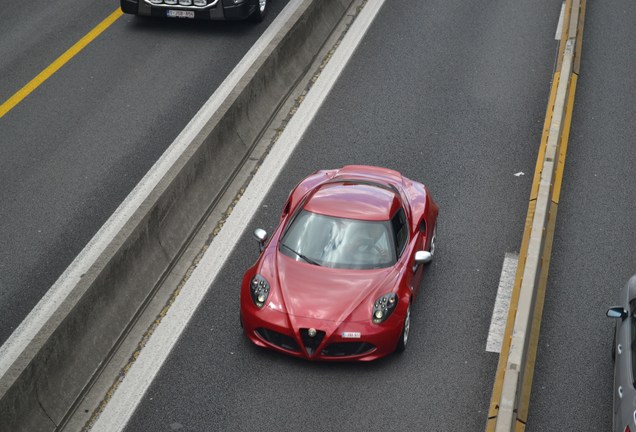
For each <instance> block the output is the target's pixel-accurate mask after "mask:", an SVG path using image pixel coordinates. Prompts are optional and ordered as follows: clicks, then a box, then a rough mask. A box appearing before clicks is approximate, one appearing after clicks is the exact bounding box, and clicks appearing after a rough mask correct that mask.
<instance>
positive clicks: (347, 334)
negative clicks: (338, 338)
mask: <svg viewBox="0 0 636 432" xmlns="http://www.w3.org/2000/svg"><path fill="white" fill-rule="evenodd" d="M360 336H361V335H360V332H342V337H343V338H345V339H360Z"/></svg>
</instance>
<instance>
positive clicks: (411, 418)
mask: <svg viewBox="0 0 636 432" xmlns="http://www.w3.org/2000/svg"><path fill="white" fill-rule="evenodd" d="M560 6H561V3H560V2H555V1H542V2H540V4H537V3H536V2H533V3H532V4H529V3H527V4H519V3H515V4H510V3H505V4H504V3H500V4H496V5H495V4H492V3H491V2H486V1H477V2H470V3H466V2H460V1H433V2H429V3H427V4H426V5H424V6H422V5H421V4H420V5H415V4H413V2H406V1H392V2H390V3H386V4H385V6H384V8H383V10H382V11H381V12H380V14H379V16H378V18H376V22H375V23H374V25H373V27H372V28H371V29H370V31H369V33H368V34H367V36H366V38H365V40H364V41H363V43H362V44H361V46H360V47H359V48H358V51H357V53H356V54H355V55H354V58H353V59H352V61H351V62H350V63H349V65H348V66H347V68H346V70H345V71H344V73H343V75H342V76H341V78H340V81H339V82H338V83H337V85H336V87H335V89H334V90H333V92H332V94H331V95H330V96H329V98H328V99H327V101H326V103H325V105H324V106H323V108H322V109H321V111H320V113H319V115H318V117H317V118H316V120H315V121H314V123H313V124H312V125H311V126H310V128H309V130H308V132H307V133H306V134H305V136H304V138H303V140H302V141H301V143H300V144H299V147H298V149H297V150H296V152H295V153H294V155H293V156H292V158H291V160H290V161H289V162H288V163H287V165H286V166H285V169H284V172H283V173H282V174H281V177H280V178H279V179H278V180H277V181H276V183H275V185H274V187H273V188H272V190H271V191H270V193H269V194H268V196H267V197H266V198H265V201H264V202H265V203H266V204H265V205H264V206H263V207H262V208H261V209H260V210H259V212H258V213H257V215H256V216H255V218H254V220H253V221H252V223H251V224H250V226H249V227H247V230H246V233H244V235H243V236H242V237H241V238H240V239H237V247H236V249H235V251H234V252H233V254H232V257H231V258H230V260H229V262H228V264H227V265H226V266H225V267H224V269H223V270H222V272H221V274H220V275H219V277H218V278H217V280H216V281H215V283H214V284H213V286H212V287H211V290H210V293H209V295H208V296H207V298H206V299H205V301H204V302H203V303H202V304H201V305H200V308H199V310H198V312H197V314H196V315H195V317H194V318H193V320H192V322H191V323H190V325H189V327H188V329H187V330H186V332H185V333H184V334H183V336H182V338H181V340H180V341H179V342H178V344H177V347H176V349H175V351H174V352H173V353H172V354H171V356H170V357H169V358H168V360H167V362H166V363H165V364H164V367H163V369H162V370H161V372H160V373H159V375H158V376H157V378H156V379H155V382H154V383H153V385H152V386H151V388H150V389H149V391H148V393H147V394H146V395H145V397H144V400H143V401H142V403H141V405H140V406H139V408H138V410H137V412H136V413H135V415H134V417H133V418H132V419H131V421H130V423H129V425H128V427H127V430H128V431H145V430H148V431H151V430H152V431H154V430H181V429H182V430H219V431H225V430H233V431H240V430H256V429H258V430H263V431H270V430H271V431H273V430H298V429H303V430H368V429H373V428H382V429H385V430H439V431H447V430H455V429H461V430H480V429H482V428H483V427H484V426H485V421H486V412H487V407H488V401H489V397H490V391H491V388H492V382H493V377H494V372H495V368H496V364H497V355H496V354H492V353H486V352H485V347H486V338H487V332H488V327H489V324H490V316H491V312H492V307H493V304H494V298H495V295H496V290H497V284H498V279H499V273H500V271H501V265H502V261H503V258H504V254H505V253H506V252H510V251H517V250H518V248H519V244H520V241H521V234H522V230H523V223H524V219H525V214H526V209H527V200H528V196H529V192H530V183H531V174H532V172H533V169H534V166H535V161H536V153H537V149H538V146H539V141H540V137H541V128H542V125H543V120H544V115H545V107H546V104H547V97H548V92H549V82H550V78H551V73H552V62H553V60H554V54H555V48H556V42H555V41H554V31H555V28H556V24H557V20H558V14H559V11H560ZM348 163H365V164H375V165H382V166H387V167H390V168H394V169H398V170H400V171H401V172H402V173H404V174H405V175H406V176H408V177H410V178H414V179H418V180H421V181H423V182H425V183H426V184H427V185H428V186H429V187H430V189H431V191H432V193H433V196H434V197H435V199H436V200H437V201H438V203H439V205H440V219H439V222H440V228H439V231H438V236H439V241H438V249H437V254H436V257H435V261H434V262H433V263H432V264H431V266H430V267H429V268H428V269H427V271H426V275H425V281H424V287H423V295H422V296H420V297H419V299H418V301H417V302H416V303H415V305H414V311H413V315H414V321H413V325H412V339H411V340H410V346H409V347H408V350H407V352H406V353H405V354H404V355H395V356H391V357H389V358H386V359H384V360H381V361H378V362H376V363H372V364H314V363H309V362H305V361H298V360H294V359H290V358H287V357H285V356H281V355H278V354H275V353H271V352H268V351H265V350H262V349H258V348H256V347H253V346H252V345H251V344H250V343H248V341H247V340H246V339H245V338H244V337H243V336H242V334H241V330H240V328H239V326H238V291H239V286H240V282H241V278H242V275H243V272H244V270H245V268H247V267H248V266H249V265H250V264H251V263H252V262H253V261H254V260H255V259H256V256H257V250H258V248H257V245H256V243H255V242H254V241H253V240H252V238H251V231H252V230H253V229H254V228H256V227H264V228H266V229H267V230H268V231H270V232H271V231H273V229H274V224H275V223H276V221H277V220H278V216H279V211H280V209H281V207H282V205H283V203H284V201H285V199H286V197H287V193H288V191H289V190H290V189H291V188H292V187H293V186H294V185H295V184H296V183H297V182H298V181H299V180H300V179H301V178H302V177H303V176H305V175H306V174H307V173H309V172H311V171H313V170H316V169H320V168H333V167H338V166H341V165H344V164H348ZM518 172H524V173H525V176H519V177H515V176H514V174H515V173H518Z"/></svg>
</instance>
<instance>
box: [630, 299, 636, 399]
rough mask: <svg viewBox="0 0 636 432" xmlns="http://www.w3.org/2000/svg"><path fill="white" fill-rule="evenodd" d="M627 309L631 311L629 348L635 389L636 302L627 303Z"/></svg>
mask: <svg viewBox="0 0 636 432" xmlns="http://www.w3.org/2000/svg"><path fill="white" fill-rule="evenodd" d="M629 309H630V310H631V312H632V313H631V317H630V320H631V323H630V326H629V331H630V333H631V334H630V335H629V337H630V341H631V344H632V346H631V347H630V348H631V355H632V381H633V385H634V387H636V300H632V301H631V302H629Z"/></svg>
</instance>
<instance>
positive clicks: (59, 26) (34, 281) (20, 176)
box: [0, 0, 287, 344]
mask: <svg viewBox="0 0 636 432" xmlns="http://www.w3.org/2000/svg"><path fill="white" fill-rule="evenodd" d="M286 3H287V0H276V1H273V2H272V4H271V10H270V12H271V13H270V15H269V16H268V18H267V20H266V22H264V23H261V24H259V25H254V24H252V23H243V22H235V23H211V22H193V21H187V20H186V21H183V20H167V19H166V20H157V19H144V18H137V17H133V16H130V15H124V16H123V17H121V18H120V19H118V20H117V21H116V22H115V23H114V24H113V25H112V26H110V27H109V28H108V29H107V30H106V31H105V32H104V33H103V34H102V35H101V36H99V37H98V38H97V39H95V40H94V41H93V42H92V43H91V44H90V45H88V47H87V48H85V49H84V50H83V51H81V52H80V53H79V54H78V55H77V56H75V57H74V58H73V59H72V60H71V61H70V62H69V63H67V64H66V65H65V66H64V67H63V68H62V69H60V70H59V71H58V72H57V73H56V74H54V75H53V76H52V77H51V78H50V79H49V80H47V81H46V82H45V83H44V84H43V85H42V86H40V87H39V88H38V89H37V90H36V91H35V92H33V93H32V94H31V95H29V96H28V97H27V98H26V99H24V100H23V101H22V102H21V103H20V104H19V105H17V106H16V107H15V108H14V109H13V110H12V111H10V112H9V113H8V114H7V115H5V116H4V117H3V118H1V119H0V245H1V246H0V344H2V343H3V342H4V341H5V340H6V339H7V338H8V337H9V335H10V334H11V333H12V332H13V330H14V329H15V328H16V327H17V325H19V323H20V322H21V321H22V320H23V319H24V317H25V316H26V315H27V314H28V313H29V311H30V310H31V309H32V308H33V307H34V306H35V304H36V303H37V302H38V301H39V300H40V298H41V297H42V296H43V295H44V294H45V293H46V291H47V290H48V289H49V287H50V286H51V285H52V284H53V283H54V282H55V281H56V280H57V278H58V277H59V276H60V275H61V274H62V272H63V271H64V270H65V269H66V267H67V266H68V265H69V264H70V263H71V262H72V261H73V259H74V258H75V256H77V254H78V253H79V252H80V251H81V250H82V249H83V248H84V246H85V245H86V243H87V242H88V241H89V240H90V239H91V238H92V237H93V235H94V234H95V233H96V232H97V230H98V229H99V228H100V227H101V226H102V224H103V223H104V222H105V221H106V220H107V219H108V217H109V216H110V215H111V214H112V213H113V211H114V210H115V209H116V208H117V206H118V205H119V204H120V203H121V202H122V201H123V199H124V198H125V197H126V195H127V194H128V193H129V192H130V191H131V190H132V189H133V187H134V186H135V185H136V184H137V182H139V180H140V179H141V178H142V177H143V175H144V174H145V173H146V172H147V171H148V169H149V168H150V167H151V166H152V165H153V163H154V162H155V161H156V160H157V159H158V158H159V156H160V155H161V154H162V153H163V152H164V150H165V149H166V148H167V147H168V146H169V145H170V144H171V143H172V141H173V139H174V138H175V137H176V136H177V135H178V133H179V132H180V131H181V130H182V129H183V127H184V126H185V125H186V124H187V122H188V121H189V120H190V119H191V118H192V117H193V116H194V114H195V113H196V112H197V111H198V110H199V108H200V107H201V106H202V105H203V103H204V102H205V101H206V100H207V99H208V98H209V97H210V96H211V95H212V93H213V92H214V91H215V90H216V88H217V87H218V85H219V84H220V83H221V82H222V81H223V80H224V79H225V77H226V76H227V75H228V73H229V72H230V71H231V70H232V69H233V68H234V66H235V65H236V64H237V63H238V62H239V61H240V59H241V58H242V57H243V55H244V54H245V53H246V52H247V50H248V49H249V48H250V47H251V46H252V44H253V43H254V42H255V41H256V39H257V38H258V37H259V36H260V34H261V33H262V32H263V31H264V30H265V29H266V28H267V25H268V24H269V23H270V22H271V21H272V20H273V19H274V18H275V16H276V15H277V14H278V13H279V12H280V11H281V10H282V9H283V7H284V6H285V4H286ZM118 5H119V2H118V1H109V2H103V1H100V2H77V1H70V0H60V1H55V2H26V3H18V2H12V3H8V4H6V5H3V7H2V9H1V10H0V75H1V76H2V80H0V104H1V103H4V101H6V100H7V99H8V98H9V97H11V95H13V94H14V93H15V92H16V91H18V90H19V89H20V88H22V87H23V86H24V85H25V84H27V83H28V82H29V81H30V80H31V79H32V78H33V77H35V76H36V75H37V74H38V73H40V72H41V71H42V70H43V69H44V68H46V67H47V66H48V65H49V64H50V63H52V62H53V61H54V60H55V59H56V58H57V57H58V56H60V55H61V54H62V53H63V52H65V51H66V50H67V49H68V48H70V47H71V46H72V45H73V44H74V43H75V42H76V41H77V40H79V39H80V38H82V37H83V36H84V35H85V34H86V33H88V32H89V31H90V30H91V29H92V28H93V27H95V26H96V25H97V24H98V23H100V22H101V21H102V20H103V19H104V18H106V17H107V16H108V15H109V14H110V13H111V12H113V11H114V10H115V9H116V8H117V7H118Z"/></svg>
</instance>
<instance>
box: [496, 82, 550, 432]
mask: <svg viewBox="0 0 636 432" xmlns="http://www.w3.org/2000/svg"><path fill="white" fill-rule="evenodd" d="M559 76H560V74H559V72H556V73H555V74H554V77H553V79H552V87H551V88H550V98H549V99H548V106H547V108H546V114H545V121H544V123H543V134H542V136H541V144H540V146H539V154H538V155H537V163H536V167H535V169H534V178H533V180H532V187H531V189H530V202H529V204H528V212H527V214H526V223H525V228H524V231H523V237H522V239H521V248H520V249H519V261H518V263H517V272H516V274H515V282H514V285H513V288H512V293H511V298H510V309H509V310H508V319H507V320H506V330H505V332H504V337H503V342H502V345H501V352H500V354H499V363H498V365H497V372H496V374H495V383H494V385H493V390H492V396H491V399H490V407H489V410H488V422H487V424H486V430H487V431H488V432H491V431H494V430H495V422H496V418H497V413H498V411H499V405H498V403H499V399H500V398H501V389H502V386H503V379H504V372H505V371H506V364H507V363H508V353H509V351H510V341H511V337H512V329H513V327H514V321H515V320H514V317H515V315H516V314H517V309H516V305H517V304H518V303H519V292H520V291H521V281H522V278H523V270H524V268H525V265H526V255H527V252H528V241H529V240H530V231H531V230H532V220H533V218H534V209H535V205H536V199H537V193H538V191H539V181H540V180H541V171H542V170H543V159H544V155H545V149H546V146H547V143H548V133H549V132H550V122H551V121H552V113H553V111H554V100H555V98H556V92H557V86H558V83H559Z"/></svg>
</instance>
